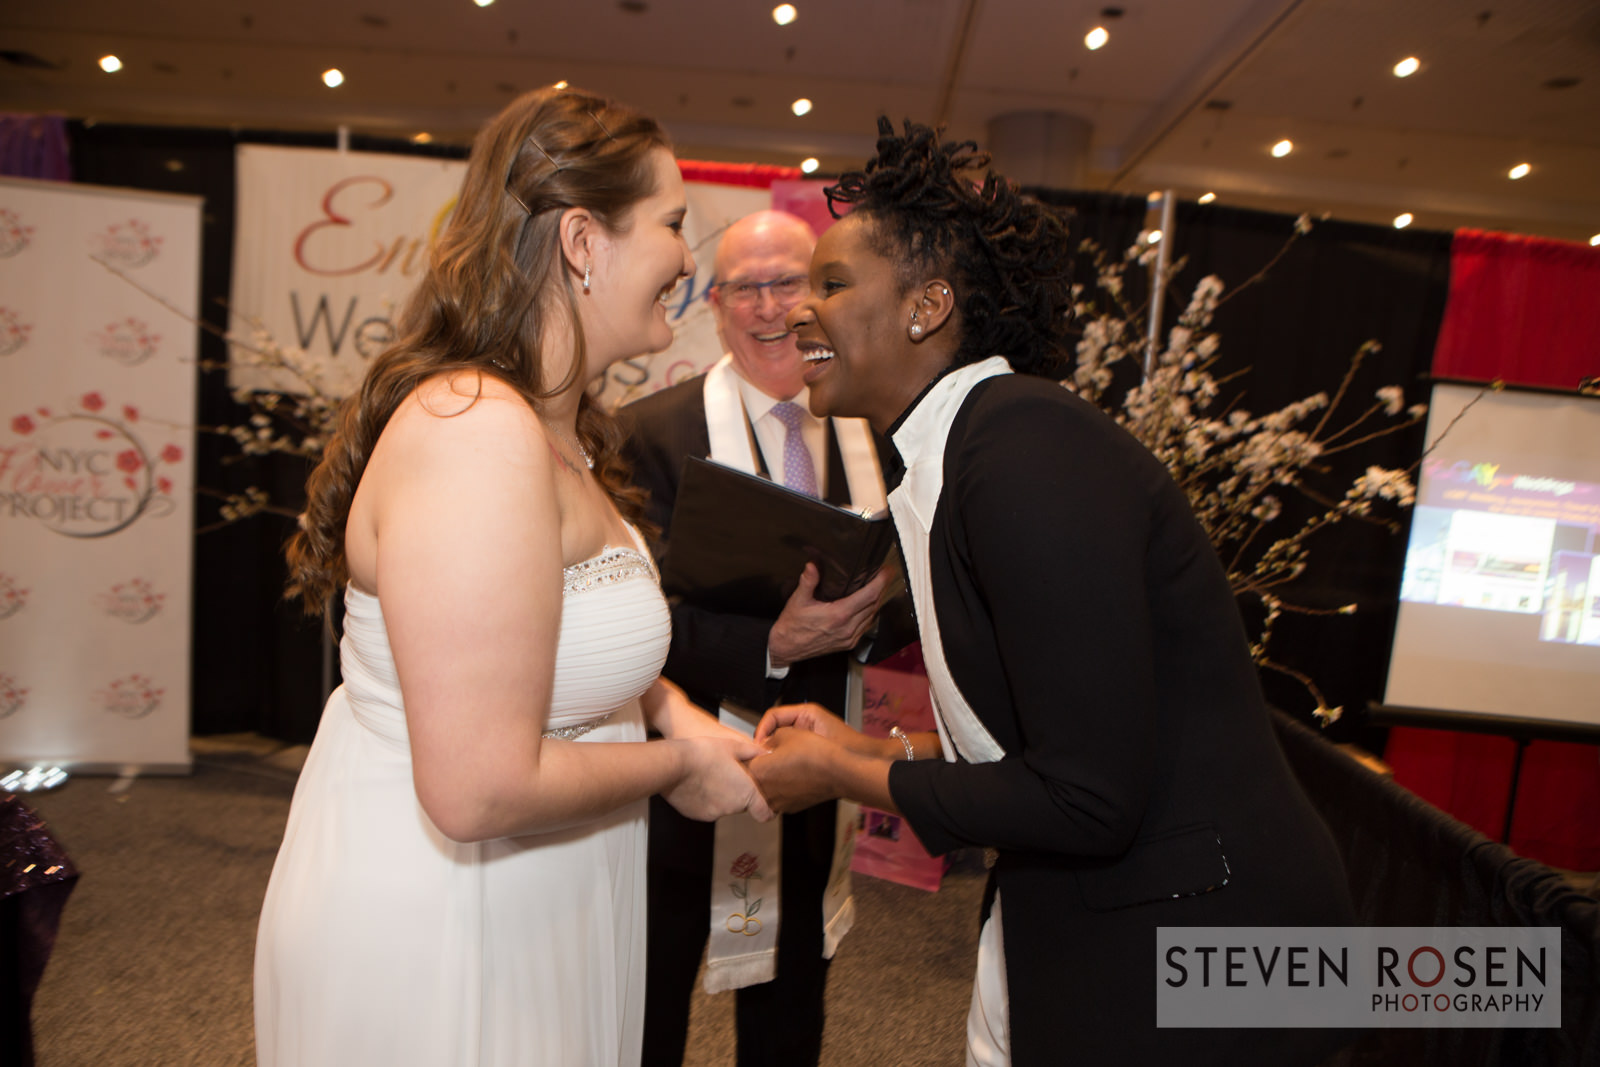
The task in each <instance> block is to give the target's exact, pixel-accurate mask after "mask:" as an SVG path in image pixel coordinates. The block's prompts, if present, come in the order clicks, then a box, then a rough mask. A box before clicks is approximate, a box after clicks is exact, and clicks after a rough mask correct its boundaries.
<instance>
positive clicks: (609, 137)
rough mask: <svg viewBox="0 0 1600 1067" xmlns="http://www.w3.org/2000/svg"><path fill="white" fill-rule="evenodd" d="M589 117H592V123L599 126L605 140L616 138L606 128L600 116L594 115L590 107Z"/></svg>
mask: <svg viewBox="0 0 1600 1067" xmlns="http://www.w3.org/2000/svg"><path fill="white" fill-rule="evenodd" d="M589 117H590V118H592V119H594V124H595V125H596V126H598V127H600V131H601V132H602V133H604V134H605V135H606V140H608V141H615V140H616V139H617V138H616V135H615V134H613V133H612V132H611V131H610V130H608V129H606V124H605V123H603V122H601V121H600V116H599V115H596V114H595V113H594V111H593V110H592V109H591V110H590V112H589Z"/></svg>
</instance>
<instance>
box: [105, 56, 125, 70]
mask: <svg viewBox="0 0 1600 1067" xmlns="http://www.w3.org/2000/svg"><path fill="white" fill-rule="evenodd" d="M100 69H101V70H103V71H105V72H106V73H107V74H115V73H116V72H117V71H119V70H121V69H122V60H120V59H118V58H117V57H116V56H101V57H100Z"/></svg>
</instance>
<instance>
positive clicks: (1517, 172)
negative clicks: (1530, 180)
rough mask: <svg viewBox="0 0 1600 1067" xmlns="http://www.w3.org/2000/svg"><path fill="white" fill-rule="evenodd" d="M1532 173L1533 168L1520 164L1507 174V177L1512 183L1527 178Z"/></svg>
mask: <svg viewBox="0 0 1600 1067" xmlns="http://www.w3.org/2000/svg"><path fill="white" fill-rule="evenodd" d="M1532 171H1533V167H1531V166H1529V165H1528V164H1526V163H1518V164H1517V165H1516V166H1514V167H1512V168H1511V170H1510V171H1508V172H1507V173H1506V177H1508V178H1510V179H1511V180H1512V181H1516V180H1517V179H1518V178H1526V177H1527V176H1528V175H1529V174H1530V173H1531V172H1532Z"/></svg>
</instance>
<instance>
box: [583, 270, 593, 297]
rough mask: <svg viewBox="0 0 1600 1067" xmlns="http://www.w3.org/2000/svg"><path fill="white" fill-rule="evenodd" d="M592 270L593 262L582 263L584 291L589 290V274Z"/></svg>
mask: <svg viewBox="0 0 1600 1067" xmlns="http://www.w3.org/2000/svg"><path fill="white" fill-rule="evenodd" d="M593 270H594V264H593V263H585V264H584V265H583V291H584V292H586V293H587V292H588V291H589V274H590V272H592V271H593Z"/></svg>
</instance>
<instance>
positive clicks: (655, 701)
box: [639, 678, 744, 739]
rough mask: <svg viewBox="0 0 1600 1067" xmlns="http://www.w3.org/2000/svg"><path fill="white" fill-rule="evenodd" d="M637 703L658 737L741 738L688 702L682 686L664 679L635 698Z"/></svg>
mask: <svg viewBox="0 0 1600 1067" xmlns="http://www.w3.org/2000/svg"><path fill="white" fill-rule="evenodd" d="M639 703H640V704H642V705H643V706H644V719H645V722H647V723H649V724H650V728H651V729H652V730H654V731H656V732H657V733H658V734H660V735H661V736H662V737H668V738H685V737H727V738H734V739H742V738H743V737H744V735H743V734H741V733H740V732H739V731H737V730H734V729H732V728H731V727H728V726H724V725H723V724H722V723H721V722H719V721H717V718H716V716H714V715H712V714H710V713H709V712H707V711H705V710H704V709H703V708H701V707H700V705H698V704H696V703H694V702H693V701H691V700H690V699H689V698H688V696H687V695H686V694H685V693H684V691H683V690H682V689H680V688H679V687H678V686H677V685H675V684H673V683H672V682H669V681H667V679H665V678H657V679H656V683H655V684H654V685H652V686H651V687H650V689H649V691H648V692H646V693H645V694H644V696H642V697H640V698H639Z"/></svg>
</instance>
